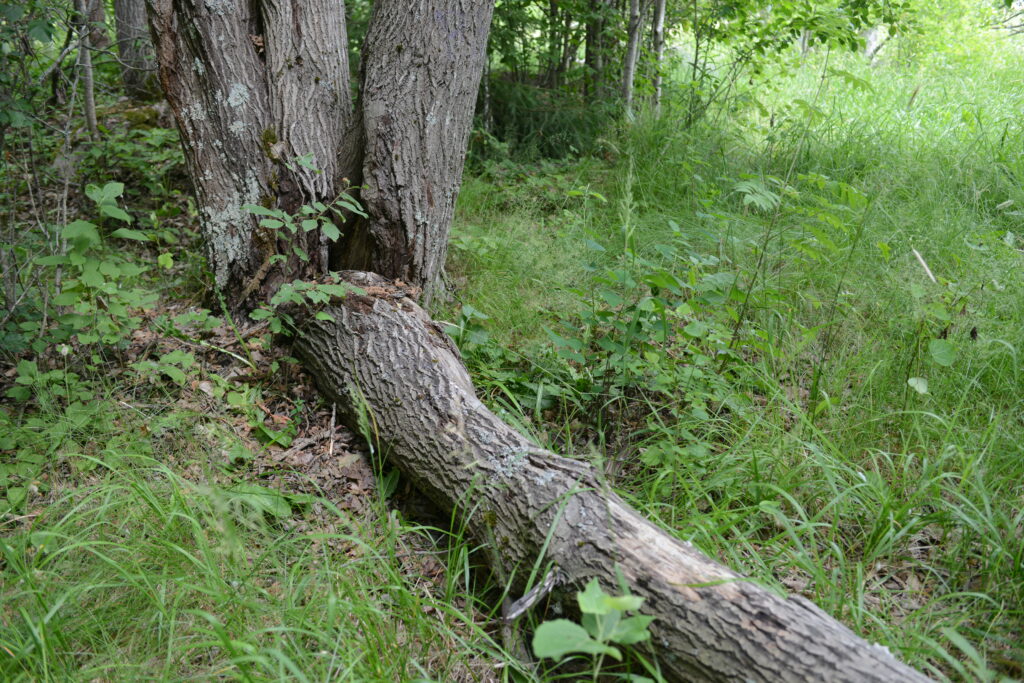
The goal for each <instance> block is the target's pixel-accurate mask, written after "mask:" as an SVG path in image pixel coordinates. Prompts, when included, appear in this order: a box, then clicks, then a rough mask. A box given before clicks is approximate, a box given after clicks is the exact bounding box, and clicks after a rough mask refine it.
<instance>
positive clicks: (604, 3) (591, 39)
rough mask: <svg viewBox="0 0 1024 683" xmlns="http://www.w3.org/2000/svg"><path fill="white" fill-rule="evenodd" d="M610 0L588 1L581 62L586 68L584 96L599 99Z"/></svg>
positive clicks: (602, 85)
mask: <svg viewBox="0 0 1024 683" xmlns="http://www.w3.org/2000/svg"><path fill="white" fill-rule="evenodd" d="M609 3H610V0H590V7H589V16H588V20H587V30H586V45H585V49H584V57H583V62H584V64H585V65H586V67H587V80H586V85H585V88H586V91H585V93H584V94H585V95H587V96H588V97H590V98H593V99H600V98H601V97H602V96H603V89H604V68H605V50H606V47H607V36H606V35H605V32H606V29H607V24H608V10H609Z"/></svg>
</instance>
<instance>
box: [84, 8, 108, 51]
mask: <svg viewBox="0 0 1024 683" xmlns="http://www.w3.org/2000/svg"><path fill="white" fill-rule="evenodd" d="M87 4H88V6H89V7H88V16H89V44H90V45H92V49H94V50H106V49H107V48H108V47H110V34H109V33H108V32H107V10H106V7H105V5H106V3H105V2H104V1H103V0H87Z"/></svg>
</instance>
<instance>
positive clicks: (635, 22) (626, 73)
mask: <svg viewBox="0 0 1024 683" xmlns="http://www.w3.org/2000/svg"><path fill="white" fill-rule="evenodd" d="M641 24H642V22H641V14H640V0H629V23H628V24H627V27H626V58H625V60H624V61H623V63H622V99H623V101H624V102H625V105H626V113H627V114H629V113H632V111H633V84H634V82H635V81H636V63H637V60H638V59H639V57H640V28H641Z"/></svg>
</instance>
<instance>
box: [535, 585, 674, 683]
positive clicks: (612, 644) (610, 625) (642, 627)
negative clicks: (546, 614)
mask: <svg viewBox="0 0 1024 683" xmlns="http://www.w3.org/2000/svg"><path fill="white" fill-rule="evenodd" d="M576 601H577V603H578V604H579V608H580V612H581V613H582V615H583V616H582V618H581V620H580V623H579V624H577V623H575V622H573V621H569V620H568V619H555V620H553V621H545V622H544V623H542V624H541V625H540V626H538V627H537V630H536V631H535V632H534V635H533V653H534V655H535V656H536V657H539V658H541V659H544V658H547V659H554V660H556V661H558V662H562V661H565V659H566V657H567V656H568V655H570V654H573V653H581V654H585V655H590V656H591V657H592V660H591V661H592V665H593V668H592V673H593V680H595V681H597V680H598V678H599V676H600V675H601V669H602V665H603V662H604V658H605V657H611V658H612V659H614V660H616V661H622V659H623V654H622V650H621V649H620V648H619V647H616V645H619V646H626V647H629V646H633V645H637V644H639V643H642V642H644V641H646V640H648V639H649V638H650V637H651V634H650V631H648V630H647V628H648V626H650V624H651V622H652V621H654V617H651V616H647V615H643V614H637V615H633V616H627V613H628V612H635V611H636V610H638V609H640V606H641V605H642V604H643V601H644V599H643V598H641V597H638V596H635V595H622V596H611V595H608V594H607V593H605V592H604V591H603V590H602V589H601V586H600V585H599V584H598V582H597V579H591V581H590V582H589V583H588V584H587V586H586V588H585V589H584V590H583V591H581V592H580V593H578V594H577V595H576ZM645 664H646V662H645ZM655 671H656V670H655ZM620 677H622V678H623V679H624V680H631V681H635V682H636V683H641V682H642V681H650V680H652V679H649V678H645V677H643V676H637V675H632V674H620Z"/></svg>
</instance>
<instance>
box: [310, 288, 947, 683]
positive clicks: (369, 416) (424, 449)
mask: <svg viewBox="0 0 1024 683" xmlns="http://www.w3.org/2000/svg"><path fill="white" fill-rule="evenodd" d="M343 278H344V279H345V280H346V281H347V282H349V283H351V284H352V285H355V286H357V287H359V288H361V290H362V292H363V293H361V294H355V293H350V294H349V295H348V296H346V297H345V298H344V299H342V300H340V301H335V302H334V303H332V305H331V306H330V307H329V308H327V309H326V312H327V313H328V314H329V316H330V317H331V318H333V319H332V320H325V319H317V318H314V317H312V316H308V317H307V318H306V319H305V320H304V321H302V322H301V323H300V331H299V334H298V335H297V337H296V341H295V347H296V352H297V354H298V355H299V356H300V358H301V359H302V361H303V362H304V364H305V366H306V368H307V370H309V371H310V372H311V373H312V374H313V376H314V378H315V380H316V382H317V384H318V385H319V387H320V389H321V391H323V392H324V393H325V395H327V396H328V397H329V398H330V399H331V400H333V401H335V403H336V404H337V407H338V410H339V415H341V416H342V417H343V419H344V420H345V421H346V422H347V423H348V424H349V425H350V426H352V427H353V428H358V426H359V424H360V423H362V425H363V426H364V428H366V427H368V428H369V430H370V431H371V432H372V438H373V439H375V440H378V441H379V442H380V444H381V445H382V447H384V448H386V451H387V454H388V456H389V457H390V459H391V462H392V463H393V464H394V465H395V466H397V467H398V468H399V469H400V470H401V471H402V472H403V473H404V474H405V475H406V476H408V477H409V478H410V479H411V480H412V482H413V483H414V484H415V485H416V486H417V487H418V488H419V489H420V490H421V491H422V492H423V493H425V494H426V495H427V496H428V497H430V498H431V499H432V500H433V501H434V503H435V504H437V505H438V506H440V507H441V508H443V509H444V510H446V511H451V510H453V509H458V510H459V511H460V512H461V513H463V514H465V515H466V516H467V517H468V520H467V523H468V529H469V532H470V533H471V534H472V535H473V536H474V537H475V538H476V539H477V540H478V541H479V542H481V543H485V544H488V545H489V546H490V547H491V549H492V551H493V556H494V561H495V562H497V563H500V565H501V566H499V567H497V568H496V569H497V570H499V575H502V576H507V577H511V579H510V580H511V581H512V583H513V586H514V587H515V589H516V590H520V591H521V590H522V589H523V588H524V587H525V586H524V584H525V579H526V576H527V574H528V573H529V571H530V569H531V568H532V567H535V566H537V565H536V563H537V562H538V558H539V556H540V555H541V554H542V553H543V557H540V558H539V559H540V560H541V562H544V563H553V564H554V565H557V567H558V570H559V574H560V576H561V577H562V580H563V585H562V594H563V595H564V596H571V595H572V593H574V592H575V591H576V590H579V589H582V587H583V586H584V585H585V584H586V583H587V582H588V581H589V580H590V579H592V578H597V579H598V580H599V581H600V583H601V584H602V586H603V587H604V588H605V590H607V591H610V592H619V588H618V586H619V579H618V573H621V575H622V576H623V577H624V578H625V580H626V581H627V582H628V585H629V587H630V590H631V592H632V593H633V594H635V595H641V596H643V597H644V598H645V602H644V607H643V610H642V611H643V612H644V613H646V614H650V615H652V616H654V617H656V619H655V621H654V622H653V623H652V625H651V632H652V641H653V644H654V647H655V649H656V651H657V653H658V657H659V663H660V665H661V667H662V671H663V673H664V674H665V676H666V678H667V679H668V680H671V681H703V680H708V681H850V682H858V683H859V682H863V681H901V682H913V681H926V680H929V679H927V678H926V677H925V676H923V675H921V674H920V673H918V672H917V671H915V670H913V669H911V668H910V667H908V666H906V665H905V664H903V663H901V662H899V661H898V660H897V659H896V658H895V657H893V656H892V655H891V654H890V653H889V651H888V650H887V649H885V648H884V647H882V646H879V645H872V644H869V643H868V642H866V641H864V640H862V639H861V638H859V637H858V636H856V635H855V634H854V633H853V632H852V631H850V630H849V629H848V628H846V627H845V626H843V625H842V624H840V623H839V622H837V621H835V620H834V619H833V618H832V617H830V616H829V615H827V614H826V613H825V612H823V611H822V610H820V609H819V608H817V607H816V606H815V605H814V604H812V603H811V602H810V601H808V600H806V599H804V598H802V597H799V596H790V597H788V598H783V597H780V596H778V595H776V594H775V593H773V592H771V591H768V590H766V589H764V588H762V587H761V586H758V585H757V584H755V583H752V582H750V581H748V580H746V579H744V578H743V577H742V576H740V575H739V574H736V573H735V572H733V571H732V570H730V569H727V568H726V567H723V566H722V565H720V564H718V563H716V562H714V561H712V560H711V559H709V558H707V557H705V556H704V555H703V554H701V553H700V552H698V551H697V550H696V549H695V548H693V547H692V546H691V545H689V544H688V543H685V542H682V541H679V540H678V539H676V538H673V537H672V536H670V535H669V534H667V533H666V532H664V531H662V530H661V529H659V528H658V527H656V526H655V525H654V524H652V523H650V522H649V521H647V520H646V519H644V518H643V517H642V516H641V515H640V514H638V513H637V512H636V511H634V510H633V509H632V508H631V507H629V506H628V505H627V504H626V503H625V502H624V501H623V500H622V499H621V498H620V497H619V496H617V495H615V494H614V493H613V492H611V491H609V490H608V489H607V486H605V485H604V484H602V482H601V479H600V478H599V477H598V476H597V474H596V472H595V471H594V469H593V468H592V467H591V466H590V465H589V464H588V463H585V462H582V461H579V460H572V459H569V458H565V457H562V456H559V455H556V454H554V453H551V452H550V451H547V450H545V449H543V448H539V447H537V446H536V445H535V444H533V443H531V442H530V441H529V440H528V439H526V438H525V437H523V436H522V435H520V434H519V433H518V432H516V431H515V430H514V429H512V428H511V427H509V426H508V425H506V424H505V423H504V422H502V421H501V420H500V419H499V418H498V417H497V416H496V415H494V414H493V413H492V412H491V411H490V410H488V409H487V408H486V407H485V406H484V405H483V403H481V402H480V401H479V400H478V399H477V397H476V395H475V393H474V390H473V385H472V382H471V381H470V378H469V375H468V373H467V371H466V369H465V367H464V365H463V364H462V361H461V357H460V355H459V352H458V350H457V349H456V347H455V345H454V344H453V343H452V341H451V340H450V339H449V338H448V337H447V335H445V333H444V332H443V331H442V329H441V328H440V327H439V326H438V325H437V324H436V323H434V322H433V321H432V320H431V319H430V317H429V316H428V315H427V314H426V313H425V312H424V311H423V310H422V309H421V308H420V307H419V306H417V305H416V303H415V302H414V301H413V299H412V293H411V292H408V291H406V290H405V289H404V288H403V287H402V286H401V285H400V283H399V284H397V285H396V284H395V283H392V282H390V281H388V280H385V279H384V278H381V277H380V276H377V275H374V274H371V273H363V272H355V271H351V272H346V273H343ZM321 318H323V316H321Z"/></svg>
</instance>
